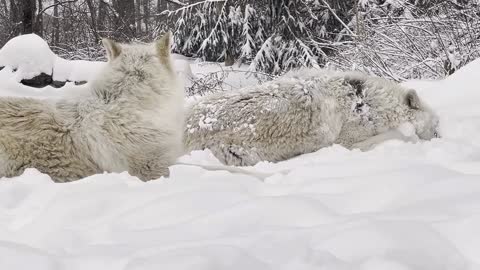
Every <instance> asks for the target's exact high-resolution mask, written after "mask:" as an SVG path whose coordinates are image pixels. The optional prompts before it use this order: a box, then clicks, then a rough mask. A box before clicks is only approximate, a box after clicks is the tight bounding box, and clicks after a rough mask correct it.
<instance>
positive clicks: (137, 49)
mask: <svg viewBox="0 0 480 270" xmlns="http://www.w3.org/2000/svg"><path fill="white" fill-rule="evenodd" d="M170 42H171V34H170V32H167V33H166V34H165V35H164V36H163V37H161V38H160V39H159V40H158V41H156V42H154V43H153V44H120V43H117V42H115V41H113V40H110V39H107V38H104V39H103V40H102V43H103V46H104V47H105V50H106V51H107V58H108V63H109V65H111V66H113V67H116V68H122V69H125V70H126V71H138V70H148V69H157V70H158V69H164V70H167V71H172V63H171V60H170Z"/></svg>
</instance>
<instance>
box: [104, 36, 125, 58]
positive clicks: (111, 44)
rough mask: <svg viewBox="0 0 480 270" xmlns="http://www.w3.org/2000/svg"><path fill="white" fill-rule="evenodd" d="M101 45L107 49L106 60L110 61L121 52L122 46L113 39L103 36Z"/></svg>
mask: <svg viewBox="0 0 480 270" xmlns="http://www.w3.org/2000/svg"><path fill="white" fill-rule="evenodd" d="M102 44H103V47H105V49H106V50H107V58H108V61H112V60H113V59H115V58H117V57H118V56H119V55H120V53H122V47H121V46H120V44H118V43H116V42H115V41H113V40H111V39H108V38H104V39H102Z"/></svg>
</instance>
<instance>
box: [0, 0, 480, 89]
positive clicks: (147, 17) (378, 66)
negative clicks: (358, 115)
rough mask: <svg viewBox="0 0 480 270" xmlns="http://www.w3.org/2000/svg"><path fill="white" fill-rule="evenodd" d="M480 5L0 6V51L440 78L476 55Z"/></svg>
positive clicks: (303, 1)
mask: <svg viewBox="0 0 480 270" xmlns="http://www.w3.org/2000/svg"><path fill="white" fill-rule="evenodd" d="M479 19H480V9H479V1H468V0H0V28H1V31H0V46H3V44H5V42H7V41H8V40H9V39H10V38H12V37H14V36H17V35H19V34H24V33H36V34H37V35H39V36H41V37H43V38H44V39H45V40H47V42H48V43H49V44H50V45H51V46H52V49H53V50H54V51H55V52H56V53H57V54H59V55H61V56H63V57H65V58H69V59H75V58H76V59H92V60H99V59H104V58H103V51H102V48H101V46H100V40H101V38H102V37H110V38H113V39H116V40H119V41H127V40H138V41H144V42H148V41H152V40H154V39H156V38H157V37H158V36H159V35H161V34H162V33H163V32H165V31H167V30H171V31H172V32H173V33H174V34H175V38H174V47H173V49H174V51H175V52H177V53H180V54H183V55H186V56H191V57H196V58H201V59H203V60H205V61H218V62H224V63H225V65H227V66H230V65H239V64H245V65H249V67H250V70H252V71H261V72H266V73H272V74H281V73H283V72H286V71H287V70H289V69H292V68H297V67H302V66H308V67H324V66H328V67H334V68H339V69H359V70H364V71H367V72H370V73H374V74H377V75H382V76H386V77H390V78H392V79H394V80H398V81H400V80H404V79H409V78H420V77H422V78H439V77H442V76H445V75H447V74H451V73H453V72H455V70H457V69H458V68H459V67H460V66H462V65H465V64H466V63H468V62H469V61H471V60H473V59H475V58H477V57H479V56H480V54H479V50H478V48H479V45H480V44H478V42H479V41H478V40H479V36H480V25H479V24H480V20H479Z"/></svg>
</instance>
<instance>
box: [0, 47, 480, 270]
mask: <svg viewBox="0 0 480 270" xmlns="http://www.w3.org/2000/svg"><path fill="white" fill-rule="evenodd" d="M1 53H2V52H1V51H0V55H1ZM65 65H68V64H65ZM85 65H86V66H88V63H87V64H85ZM198 66H199V65H195V66H194V68H192V70H196V69H197V70H198ZM8 69H9V68H6V69H4V70H2V71H0V81H2V84H1V86H0V95H23V96H39V97H47V96H50V95H52V94H54V93H53V92H49V90H48V89H32V88H28V87H23V86H19V85H18V83H16V84H15V83H13V82H11V83H9V84H8V85H9V87H5V84H3V82H4V80H6V79H9V80H10V78H11V77H12V76H14V73H12V72H10V71H9V70H8ZM7 71H8V72H7ZM83 71H85V70H84V69H83ZM479 73H480V60H477V61H475V62H473V63H471V64H469V65H468V66H466V67H464V68H463V69H461V70H460V71H458V72H457V73H455V74H454V75H452V76H451V77H449V78H447V79H446V80H444V81H436V82H425V81H416V82H408V83H406V85H407V86H409V87H412V88H415V89H417V90H418V91H419V94H420V95H421V96H422V97H423V98H425V99H427V100H428V102H429V103H430V104H431V106H432V107H433V108H434V109H435V110H437V111H438V113H439V115H440V117H441V125H442V136H443V138H442V139H436V140H433V141H430V142H423V143H417V144H410V143H403V142H399V141H390V142H387V143H384V144H382V145H380V146H378V147H377V148H375V149H374V150H372V151H369V152H363V153H362V152H360V151H349V150H346V149H344V148H342V147H340V146H332V147H329V148H325V149H322V150H320V151H318V152H316V153H311V154H306V155H303V156H300V157H298V158H295V159H292V160H289V161H285V162H281V163H277V164H269V163H261V164H258V165H257V166H255V168H254V169H255V170H258V171H266V172H280V171H283V170H285V169H290V170H291V172H290V173H288V174H287V175H283V174H280V173H279V174H276V175H274V176H272V177H270V178H268V179H266V181H265V182H260V181H258V180H257V179H255V178H253V177H250V176H244V175H239V174H236V175H232V174H230V173H227V172H222V171H220V172H208V171H205V170H203V169H200V168H195V167H188V166H183V165H176V166H172V167H171V177H170V178H169V179H159V180H157V181H152V182H148V183H143V182H141V181H139V180H138V179H136V178H134V177H131V176H129V175H128V174H126V173H122V174H103V175H95V176H91V177H88V178H85V179H83V180H80V181H77V182H72V183H67V184H55V183H53V182H52V181H51V180H50V178H49V177H48V176H46V175H42V174H40V173H39V172H38V171H36V170H34V169H29V170H28V171H26V172H25V173H24V174H23V175H22V176H20V177H17V178H14V179H3V180H1V181H0V269H14V270H16V269H36V270H43V269H48V270H50V269H59V270H63V269H65V270H67V269H68V270H77V269H78V270H84V269H89V270H97V269H98V270H104V269H109V270H117V269H118V270H120V269H122V270H127V269H128V270H134V269H135V270H140V269H142V270H147V269H152V270H153V269H155V270H156V269H169V270H180V269H182V270H187V269H188V270H190V269H191V270H202V269H205V270H213V269H229V270H235V269H238V270H245V269H248V270H256V269H259V270H265V269H272V270H279V269H280V270H284V269H285V270H286V269H289V270H310V269H312V270H313V269H321V270H322V269H324V270H359V269H360V270H474V269H480V136H478V135H477V134H479V133H480V107H479V106H478V104H480V91H479V90H478V88H477V87H478V86H477V85H478V82H477V77H476V76H478V74H479ZM2 74H3V75H2ZM2 76H3V77H2ZM12 80H13V79H12ZM5 88H8V89H5ZM14 91H17V92H14ZM56 91H59V92H61V91H65V89H63V90H62V89H60V90H56ZM32 93H33V94H32ZM181 160H182V161H188V162H197V163H203V164H218V161H216V160H215V159H214V158H213V157H212V155H211V154H210V153H209V152H208V151H200V152H198V151H197V152H193V153H192V154H191V155H188V156H184V157H182V159H181Z"/></svg>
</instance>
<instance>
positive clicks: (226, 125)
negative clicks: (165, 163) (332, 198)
mask: <svg viewBox="0 0 480 270" xmlns="http://www.w3.org/2000/svg"><path fill="white" fill-rule="evenodd" d="M186 121H187V123H186V127H185V133H184V142H185V147H186V150H189V151H191V150H201V149H205V148H209V149H210V150H211V151H212V152H213V154H214V155H215V156H216V157H217V158H218V159H219V160H220V161H221V162H222V163H224V164H227V165H237V166H249V165H254V164H255V163H257V162H259V161H272V162H276V161H281V160H285V159H289V158H292V157H294V156H297V155H299V154H304V153H309V152H313V151H316V150H318V149H320V148H322V147H325V146H329V145H332V144H340V145H343V146H345V147H347V148H350V149H352V148H355V147H358V148H362V149H369V148H371V147H372V145H373V144H376V143H379V142H381V141H382V140H387V139H390V138H399V139H407V137H406V136H404V135H403V134H402V133H401V132H398V131H397V130H396V128H398V127H399V126H400V125H405V124H409V125H411V126H413V128H414V132H415V134H416V136H418V137H419V138H420V139H424V140H429V139H432V138H435V137H437V136H438V131H437V126H438V118H437V116H436V115H435V113H434V112H433V111H432V110H431V109H429V107H428V106H427V105H426V104H425V103H424V102H422V101H421V100H420V98H419V97H418V95H417V94H416V92H415V90H409V89H404V88H402V87H401V86H400V85H398V84H396V83H394V82H390V81H388V80H385V79H381V78H377V77H372V76H367V75H365V74H361V73H355V72H327V71H301V72H297V73H292V74H289V75H286V76H283V77H280V78H278V79H276V80H274V81H270V82H267V83H264V84H262V85H258V86H253V87H249V88H245V89H243V90H240V91H238V92H227V93H225V92H222V93H216V94H212V95H209V96H206V97H204V98H202V99H201V100H200V101H198V102H197V103H194V104H193V105H191V106H190V107H189V108H188V109H187V113H186Z"/></svg>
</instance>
